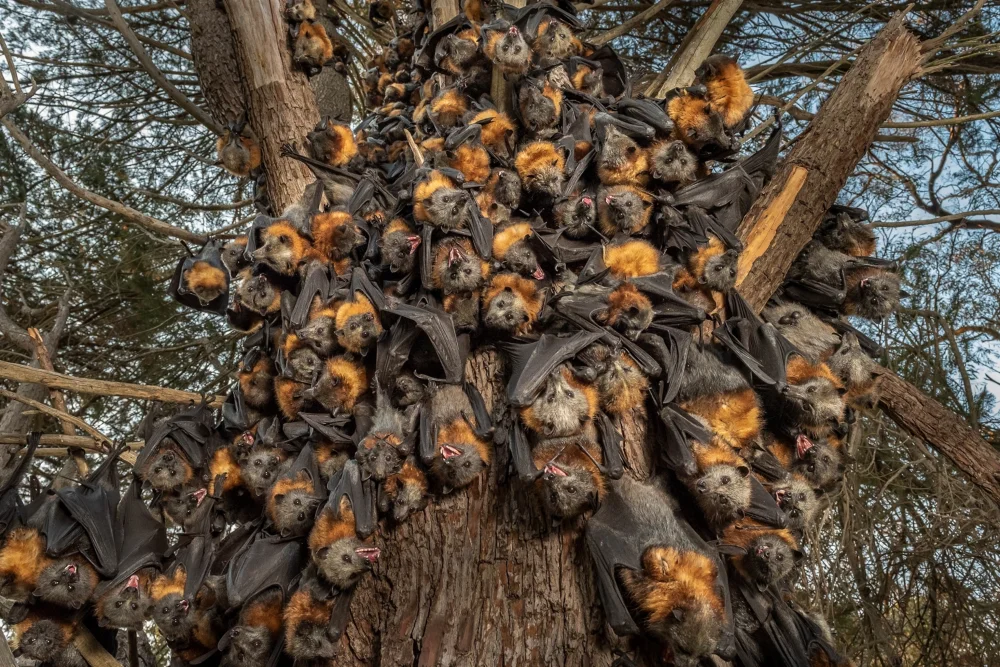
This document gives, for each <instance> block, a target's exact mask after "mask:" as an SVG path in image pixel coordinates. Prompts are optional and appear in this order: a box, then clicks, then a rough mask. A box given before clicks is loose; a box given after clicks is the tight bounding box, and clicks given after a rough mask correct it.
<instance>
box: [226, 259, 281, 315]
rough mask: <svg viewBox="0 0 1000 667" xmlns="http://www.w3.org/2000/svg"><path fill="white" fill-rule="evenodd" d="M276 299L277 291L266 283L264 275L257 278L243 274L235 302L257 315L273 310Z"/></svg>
mask: <svg viewBox="0 0 1000 667" xmlns="http://www.w3.org/2000/svg"><path fill="white" fill-rule="evenodd" d="M244 270H246V269H244ZM278 298H279V292H278V289H277V288H276V287H275V286H274V285H272V284H271V283H270V282H269V281H268V279H267V276H265V275H264V274H260V275H258V276H251V275H250V274H249V273H247V274H245V275H244V277H243V279H242V280H240V284H239V287H238V288H237V290H236V300H237V302H238V303H240V304H242V305H244V306H246V308H247V309H249V310H251V311H253V312H255V313H257V314H258V315H266V314H268V312H270V311H271V310H272V309H273V308H274V305H275V302H277V300H278Z"/></svg>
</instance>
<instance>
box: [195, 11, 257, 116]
mask: <svg viewBox="0 0 1000 667" xmlns="http://www.w3.org/2000/svg"><path fill="white" fill-rule="evenodd" d="M187 14H188V20H189V22H190V23H191V57H192V58H193V59H194V68H195V71H197V72H198V82H199V83H200V84H201V92H202V94H203V95H204V96H205V103H206V104H207V106H208V109H209V113H211V114H212V117H213V118H215V121H216V122H217V123H219V125H222V126H225V125H226V124H227V123H229V122H231V121H234V120H236V119H237V118H239V117H240V115H241V114H242V113H243V112H244V111H245V110H246V108H247V85H246V78H245V77H244V76H243V73H242V72H240V68H239V66H238V64H237V59H236V46H235V45H234V44H233V33H232V30H231V29H230V28H229V19H228V18H227V17H226V12H225V11H224V10H223V9H222V8H221V7H220V6H219V4H218V1H217V0H189V1H188V3H187Z"/></svg>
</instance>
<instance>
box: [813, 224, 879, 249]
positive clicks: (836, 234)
mask: <svg viewBox="0 0 1000 667" xmlns="http://www.w3.org/2000/svg"><path fill="white" fill-rule="evenodd" d="M818 238H819V240H820V242H822V243H823V245H825V246H826V247H827V248H830V249H832V250H839V251H840V252H843V253H847V254H848V255H853V256H855V257H863V256H867V255H871V254H873V253H874V252H875V233H874V232H872V230H871V229H870V228H869V227H868V226H867V225H865V224H864V223H862V222H859V221H858V220H855V219H854V218H852V217H851V216H850V215H849V214H847V213H838V214H837V215H836V217H834V218H833V220H831V221H828V222H825V223H824V224H823V226H822V227H820V230H819V233H818Z"/></svg>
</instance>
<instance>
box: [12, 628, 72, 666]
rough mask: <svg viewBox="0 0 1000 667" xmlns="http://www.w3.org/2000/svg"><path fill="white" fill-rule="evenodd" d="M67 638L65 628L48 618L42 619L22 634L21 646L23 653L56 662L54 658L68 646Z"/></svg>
mask: <svg viewBox="0 0 1000 667" xmlns="http://www.w3.org/2000/svg"><path fill="white" fill-rule="evenodd" d="M66 644H67V638H66V635H65V633H64V632H63V628H62V627H60V626H59V625H58V624H56V623H55V622H53V621H50V620H48V619H40V620H37V621H35V622H34V623H32V624H31V626H30V627H29V628H28V629H27V630H25V631H24V633H23V634H22V635H21V639H20V643H19V645H18V646H19V647H20V649H21V653H23V654H24V655H26V656H28V657H29V658H32V659H33V660H38V661H41V662H44V663H48V664H54V662H53V661H54V659H55V657H56V656H58V655H59V653H61V652H62V650H63V649H64V648H66Z"/></svg>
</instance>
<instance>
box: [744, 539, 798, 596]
mask: <svg viewBox="0 0 1000 667" xmlns="http://www.w3.org/2000/svg"><path fill="white" fill-rule="evenodd" d="M743 565H744V567H745V568H746V571H747V573H748V574H749V575H750V576H751V578H753V580H754V581H755V582H757V583H759V584H762V585H764V586H770V585H771V584H774V583H777V582H779V581H781V580H782V579H784V578H785V576H787V575H788V573H789V572H791V571H792V568H793V567H794V566H795V552H794V551H792V548H791V547H790V546H788V543H787V542H785V541H784V540H783V539H781V538H780V537H778V536H777V535H775V534H773V533H764V534H762V535H759V536H757V537H756V538H754V539H753V540H751V541H750V544H749V546H748V547H747V555H746V556H744V557H743Z"/></svg>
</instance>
